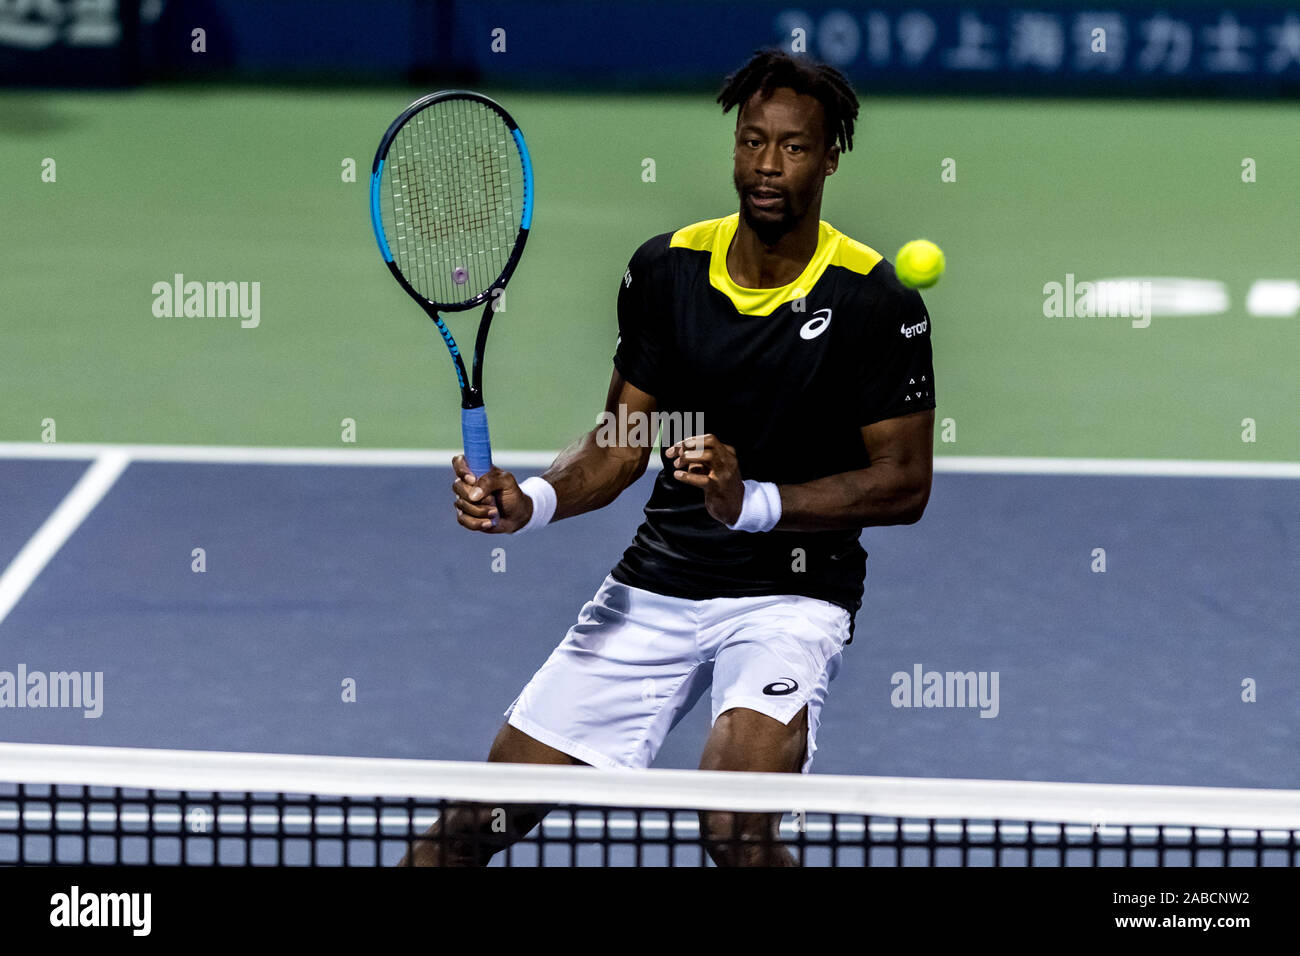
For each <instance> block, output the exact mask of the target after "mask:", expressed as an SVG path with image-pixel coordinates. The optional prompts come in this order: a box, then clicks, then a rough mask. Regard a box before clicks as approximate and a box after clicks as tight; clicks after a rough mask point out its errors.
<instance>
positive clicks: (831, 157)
mask: <svg viewBox="0 0 1300 956" xmlns="http://www.w3.org/2000/svg"><path fill="white" fill-rule="evenodd" d="M839 168H840V148H839V147H838V146H832V147H831V148H830V149H828V150H827V151H826V175H827V176H833V175H835V170H837V169H839Z"/></svg>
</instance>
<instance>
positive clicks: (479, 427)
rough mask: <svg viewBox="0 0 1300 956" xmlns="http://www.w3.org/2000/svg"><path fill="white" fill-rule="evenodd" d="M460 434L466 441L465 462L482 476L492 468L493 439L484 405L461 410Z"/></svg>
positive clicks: (478, 476)
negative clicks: (490, 435) (489, 431)
mask: <svg viewBox="0 0 1300 956" xmlns="http://www.w3.org/2000/svg"><path fill="white" fill-rule="evenodd" d="M460 434H461V437H462V438H463V439H464V441H465V463H466V464H468V465H469V470H470V471H471V472H473V473H474V477H475V478H482V477H483V476H484V475H486V474H487V473H488V472H489V471H491V470H492V439H491V438H489V437H488V420H487V409H486V408H485V407H484V406H482V405H480V406H479V407H478V408H462V409H461V410H460Z"/></svg>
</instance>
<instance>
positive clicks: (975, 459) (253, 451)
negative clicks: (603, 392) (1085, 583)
mask: <svg viewBox="0 0 1300 956" xmlns="http://www.w3.org/2000/svg"><path fill="white" fill-rule="evenodd" d="M112 452H117V453H120V454H123V455H126V456H127V457H128V458H130V459H131V460H132V461H151V462H192V463H197V464H213V465H357V466H367V467H376V466H379V467H418V468H439V467H440V468H446V467H450V463H451V459H452V456H453V455H459V454H460V453H461V452H460V449H459V448H442V449H425V450H419V449H403V448H271V447H266V448H263V447H257V446H250V447H239V446H228V445H110V444H66V443H58V442H55V443H51V444H43V443H41V442H0V459H5V458H24V459H71V460H78V461H79V460H84V459H88V458H98V457H100V456H102V455H105V454H109V453H112ZM557 454H558V453H557V452H552V451H504V450H503V451H493V453H492V460H493V461H494V462H495V463H496V464H498V465H501V466H503V467H505V468H546V467H547V466H549V465H550V464H551V462H553V461H554V460H555V456H556V455H557ZM650 467H651V468H658V467H659V456H658V455H652V456H651V458H650ZM934 470H935V471H938V472H946V473H950V474H1004V475H1112V476H1125V475H1131V476H1137V477H1152V478H1300V462H1290V461H1197V460H1191V459H1178V458H1019V457H997V456H962V455H939V456H937V457H936V458H935V460H934Z"/></svg>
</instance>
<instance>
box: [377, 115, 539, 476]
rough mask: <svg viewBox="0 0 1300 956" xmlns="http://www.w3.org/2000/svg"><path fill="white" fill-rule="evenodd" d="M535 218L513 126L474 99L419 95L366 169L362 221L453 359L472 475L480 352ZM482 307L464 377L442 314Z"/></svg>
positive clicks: (484, 436) (480, 421)
mask: <svg viewBox="0 0 1300 956" xmlns="http://www.w3.org/2000/svg"><path fill="white" fill-rule="evenodd" d="M532 219H533V165H532V161H531V160H530V159H529V157H528V147H527V145H526V144H525V143H524V135H523V133H521V132H520V131H519V125H518V124H517V123H516V122H515V121H514V120H513V119H512V118H511V116H510V114H509V113H507V112H506V111H505V110H504V109H503V108H502V107H501V105H500V104H499V103H496V102H494V101H493V100H490V99H488V98H487V97H486V96H483V95H481V94H479V93H471V92H468V91H466V90H448V91H444V92H441V93H431V94H430V95H428V96H425V97H422V98H420V99H418V100H416V101H415V102H414V103H412V104H411V105H410V106H408V107H407V108H406V109H405V110H403V111H402V114H401V115H400V116H398V117H397V119H395V120H393V124H392V125H391V126H389V127H388V131H387V132H386V133H384V138H383V139H382V140H380V142H379V149H378V150H377V151H376V152H375V162H374V165H373V166H372V167H371V171H370V221H371V224H372V225H373V226H374V229H375V239H376V240H377V241H378V243H379V252H380V254H381V255H382V256H383V257H384V262H386V263H388V268H389V270H390V271H391V272H392V273H393V277H394V278H396V279H397V282H398V284H399V285H401V287H402V288H403V289H405V290H406V291H407V293H409V294H410V296H411V298H413V299H415V301H416V302H418V303H420V305H421V306H423V307H424V311H425V312H427V313H429V318H431V319H433V321H434V324H435V325H437V327H438V332H439V333H440V334H441V335H442V340H443V342H445V343H446V344H447V349H448V350H449V351H450V352H451V361H452V365H453V366H455V369H456V381H457V382H458V383H459V385H460V407H461V412H460V424H461V436H462V438H463V439H464V443H465V460H466V462H467V464H468V465H469V468H470V471H472V472H473V473H474V475H475V476H480V477H481V476H482V475H485V474H487V473H488V471H490V470H491V468H492V442H491V439H490V437H489V435H488V420H487V408H486V406H485V405H484V404H483V352H484V350H485V349H486V347H487V335H488V328H489V326H491V324H492V315H493V313H494V312H495V311H496V308H497V302H498V298H499V296H500V294H501V292H502V291H503V290H504V289H505V286H506V283H507V282H508V281H509V280H510V276H511V275H512V274H513V273H514V271H515V267H516V266H517V265H518V264H519V257H520V255H522V254H523V251H524V243H525V242H527V240H528V230H529V228H530V227H531V225H532ZM478 305H482V306H483V316H482V318H481V319H479V324H478V336H477V337H476V339H475V341H474V360H473V363H472V365H471V371H470V374H469V375H466V374H465V362H464V360H463V359H462V358H461V354H460V348H459V347H458V346H457V345H456V340H455V338H453V337H452V334H451V329H449V328H448V327H447V323H446V321H445V320H444V319H443V317H442V314H441V313H444V312H462V311H465V310H466V309H472V308H474V307H475V306H478Z"/></svg>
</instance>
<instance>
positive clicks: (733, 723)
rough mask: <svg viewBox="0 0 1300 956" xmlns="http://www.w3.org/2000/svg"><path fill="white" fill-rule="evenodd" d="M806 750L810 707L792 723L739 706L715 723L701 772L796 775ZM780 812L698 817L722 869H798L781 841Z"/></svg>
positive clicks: (712, 814)
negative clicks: (776, 867) (785, 867)
mask: <svg viewBox="0 0 1300 956" xmlns="http://www.w3.org/2000/svg"><path fill="white" fill-rule="evenodd" d="M807 750H808V708H807V707H806V706H805V707H804V708H803V709H802V710H801V711H799V713H798V714H797V715H795V718H794V719H793V720H791V721H790V723H788V724H783V723H781V721H779V720H776V719H774V718H772V717H769V716H767V715H766V714H760V713H759V712H758V711H756V710H750V709H749V708H747V707H735V708H732V709H731V710H728V711H726V712H725V713H723V714H722V715H720V716H719V717H718V719H717V721H716V722H715V723H714V725H713V730H712V731H711V732H710V734H709V739H708V741H707V742H706V743H705V745H704V755H703V756H702V757H701V758H700V769H701V770H749V771H755V772H760V773H761V772H769V773H798V772H799V771H800V769H801V768H802V767H803V764H804V760H805V758H806V754H807ZM780 823H781V814H779V813H730V812H725V811H719V810H715V811H708V812H704V813H701V814H700V833H701V834H702V835H703V837H704V845H705V847H706V848H707V849H708V851H709V856H710V857H712V859H713V862H714V863H716V864H717V865H718V866H797V865H798V864H797V863H796V862H795V859H794V856H793V855H791V853H790V851H789V850H788V849H786V848H785V846H784V845H782V844H781V842H780V834H779V833H778V828H779V826H780Z"/></svg>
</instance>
